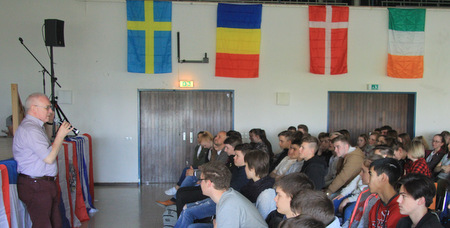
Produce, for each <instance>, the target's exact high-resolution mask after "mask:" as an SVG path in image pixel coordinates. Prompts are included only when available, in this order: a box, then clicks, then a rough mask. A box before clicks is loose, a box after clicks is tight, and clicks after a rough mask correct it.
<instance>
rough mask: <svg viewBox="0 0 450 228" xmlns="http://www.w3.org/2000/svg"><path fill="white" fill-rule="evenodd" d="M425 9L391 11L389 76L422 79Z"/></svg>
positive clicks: (391, 9) (392, 9) (393, 9)
mask: <svg viewBox="0 0 450 228" xmlns="http://www.w3.org/2000/svg"><path fill="white" fill-rule="evenodd" d="M425 12H426V11H425V9H395V8H390V9H389V44H388V64H387V75H388V76H390V77H394V78H422V77H423V54H424V46H425Z"/></svg>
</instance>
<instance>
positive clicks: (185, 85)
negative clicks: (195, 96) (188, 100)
mask: <svg viewBox="0 0 450 228" xmlns="http://www.w3.org/2000/svg"><path fill="white" fill-rule="evenodd" d="M180 87H181V88H190V87H194V81H180Z"/></svg>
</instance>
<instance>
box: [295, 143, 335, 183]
mask: <svg viewBox="0 0 450 228" xmlns="http://www.w3.org/2000/svg"><path fill="white" fill-rule="evenodd" d="M294 144H295V143H292V145H294ZM318 144H319V140H317V138H316V137H313V136H306V137H304V138H303V140H302V143H301V146H300V152H299V156H298V157H299V158H298V160H303V161H304V163H303V165H302V169H301V170H300V172H302V173H304V174H306V176H308V177H309V179H311V181H312V182H313V183H314V188H315V189H316V190H321V189H322V188H323V187H324V185H325V181H324V178H325V175H326V174H327V164H326V163H325V161H324V160H322V159H321V158H320V157H319V156H317V155H316V151H317V149H318V147H319V146H318Z"/></svg>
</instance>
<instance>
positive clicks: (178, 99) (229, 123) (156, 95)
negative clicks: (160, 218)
mask: <svg viewBox="0 0 450 228" xmlns="http://www.w3.org/2000/svg"><path fill="white" fill-rule="evenodd" d="M233 104H234V103H233V91H229V90H227V91H205V90H201V91H198V90H195V91H186V90H140V91H139V109H140V111H139V113H140V116H139V119H140V123H139V134H140V140H139V141H140V142H139V145H140V148H139V154H140V155H139V156H140V170H139V171H140V182H141V183H142V184H150V183H168V182H177V181H178V178H179V175H180V174H181V171H182V170H183V168H184V167H186V165H188V163H190V162H191V161H192V158H193V156H194V147H195V146H196V145H197V133H198V132H199V131H204V130H206V131H209V132H211V133H212V134H214V135H215V134H217V133H218V132H219V131H228V130H231V129H233Z"/></svg>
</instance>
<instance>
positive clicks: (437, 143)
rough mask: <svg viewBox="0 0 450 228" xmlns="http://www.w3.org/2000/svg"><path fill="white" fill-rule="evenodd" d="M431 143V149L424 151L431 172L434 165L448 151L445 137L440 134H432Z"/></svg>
mask: <svg viewBox="0 0 450 228" xmlns="http://www.w3.org/2000/svg"><path fill="white" fill-rule="evenodd" d="M431 145H432V146H433V150H427V151H425V160H426V161H427V165H428V168H429V169H430V172H431V173H432V174H433V170H434V168H436V165H437V164H438V163H439V162H440V161H441V160H442V158H443V157H444V155H446V154H447V152H448V151H447V145H446V143H445V138H444V136H443V135H441V134H436V135H434V136H433V141H432V143H431Z"/></svg>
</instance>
